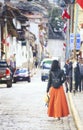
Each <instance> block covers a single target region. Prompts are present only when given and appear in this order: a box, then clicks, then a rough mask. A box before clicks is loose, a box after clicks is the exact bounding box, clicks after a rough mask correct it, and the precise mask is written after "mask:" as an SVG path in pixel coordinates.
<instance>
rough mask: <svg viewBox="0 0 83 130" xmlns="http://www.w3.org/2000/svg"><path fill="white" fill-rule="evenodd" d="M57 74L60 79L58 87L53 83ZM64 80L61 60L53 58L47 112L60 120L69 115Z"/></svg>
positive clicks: (48, 85) (48, 87)
mask: <svg viewBox="0 0 83 130" xmlns="http://www.w3.org/2000/svg"><path fill="white" fill-rule="evenodd" d="M57 75H58V78H59V79H60V82H59V87H58V88H56V86H54V84H53V81H54V80H53V79H54V76H55V77H57ZM64 81H65V77H64V71H63V70H61V69H60V65H59V62H58V61H57V60H53V62H52V65H51V69H50V72H49V79H48V84H47V90H46V92H47V94H48V95H49V96H50V100H49V104H48V110H47V114H48V116H49V117H54V118H55V119H56V120H60V118H61V117H65V116H68V115H69V108H68V104H67V100H66V95H65V92H64V88H63V85H62V84H63V83H64Z"/></svg>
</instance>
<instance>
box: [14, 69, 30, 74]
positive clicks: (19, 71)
mask: <svg viewBox="0 0 83 130" xmlns="http://www.w3.org/2000/svg"><path fill="white" fill-rule="evenodd" d="M26 71H27V70H26V69H17V70H16V72H15V73H16V74H18V73H25V72H26Z"/></svg>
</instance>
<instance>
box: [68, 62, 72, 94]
mask: <svg viewBox="0 0 83 130" xmlns="http://www.w3.org/2000/svg"><path fill="white" fill-rule="evenodd" d="M68 70H69V74H68V76H69V91H70V92H72V61H69V65H68Z"/></svg>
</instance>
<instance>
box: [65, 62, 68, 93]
mask: <svg viewBox="0 0 83 130" xmlns="http://www.w3.org/2000/svg"><path fill="white" fill-rule="evenodd" d="M64 73H65V75H66V80H65V87H66V93H67V92H68V90H69V88H68V86H69V85H68V84H69V60H66V63H65V65H64Z"/></svg>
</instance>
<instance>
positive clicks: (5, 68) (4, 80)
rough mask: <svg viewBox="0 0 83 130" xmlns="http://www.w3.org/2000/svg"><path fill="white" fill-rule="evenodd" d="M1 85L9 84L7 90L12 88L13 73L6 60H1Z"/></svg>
mask: <svg viewBox="0 0 83 130" xmlns="http://www.w3.org/2000/svg"><path fill="white" fill-rule="evenodd" d="M0 84H7V88H10V87H12V72H11V70H10V68H9V65H8V64H7V62H6V60H0Z"/></svg>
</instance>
